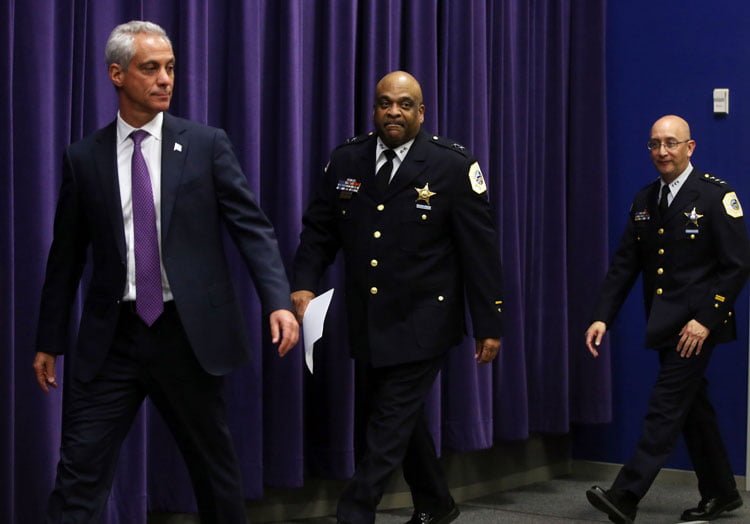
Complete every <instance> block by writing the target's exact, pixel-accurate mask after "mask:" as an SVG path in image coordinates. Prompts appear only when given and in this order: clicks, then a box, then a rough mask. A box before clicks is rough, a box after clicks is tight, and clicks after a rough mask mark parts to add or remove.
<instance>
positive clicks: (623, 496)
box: [586, 486, 638, 524]
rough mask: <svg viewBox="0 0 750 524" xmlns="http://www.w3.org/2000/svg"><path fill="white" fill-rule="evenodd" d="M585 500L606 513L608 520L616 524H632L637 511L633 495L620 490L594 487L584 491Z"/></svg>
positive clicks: (636, 503) (636, 502)
mask: <svg viewBox="0 0 750 524" xmlns="http://www.w3.org/2000/svg"><path fill="white" fill-rule="evenodd" d="M586 498H587V499H588V500H589V502H590V503H591V505H592V506H594V507H595V508H596V509H598V510H599V511H601V512H603V513H606V514H607V516H608V517H609V520H611V521H612V522H615V523H617V524H632V523H633V521H634V520H635V514H636V512H637V511H638V509H637V505H638V500H637V499H636V497H635V495H633V494H631V493H629V492H627V491H621V490H614V489H610V490H603V489H602V488H600V487H599V486H594V487H592V488H591V489H590V490H588V491H586Z"/></svg>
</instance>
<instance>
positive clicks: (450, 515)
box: [406, 504, 461, 524]
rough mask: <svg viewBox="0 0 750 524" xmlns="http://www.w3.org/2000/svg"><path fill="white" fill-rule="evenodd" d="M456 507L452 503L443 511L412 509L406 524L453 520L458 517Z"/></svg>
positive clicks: (442, 522) (444, 523) (428, 523)
mask: <svg viewBox="0 0 750 524" xmlns="http://www.w3.org/2000/svg"><path fill="white" fill-rule="evenodd" d="M459 513H461V512H460V511H458V507H457V506H456V505H455V504H454V505H453V507H451V508H450V509H447V510H446V511H444V512H443V513H429V512H427V511H416V510H415V511H414V514H413V515H412V516H411V519H409V520H408V521H407V522H406V524H448V523H449V522H453V521H454V520H456V518H457V517H458V514H459Z"/></svg>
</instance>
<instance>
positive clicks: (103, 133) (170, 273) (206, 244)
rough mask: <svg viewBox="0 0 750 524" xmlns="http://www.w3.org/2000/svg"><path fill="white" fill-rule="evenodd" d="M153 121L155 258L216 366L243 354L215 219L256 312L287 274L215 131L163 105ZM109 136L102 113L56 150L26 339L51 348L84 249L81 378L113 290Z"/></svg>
mask: <svg viewBox="0 0 750 524" xmlns="http://www.w3.org/2000/svg"><path fill="white" fill-rule="evenodd" d="M162 129H163V134H162V135H163V136H162V173H161V188H162V200H161V236H162V260H163V263H164V267H165V269H166V273H167V278H168V279H169V283H170V286H171V290H172V294H173V295H174V301H175V306H176V308H177V311H178V313H179V316H180V319H181V321H182V324H183V326H184V328H185V331H186V333H187V336H188V340H189V341H190V345H191V347H192V348H193V351H194V352H195V355H196V357H197V358H198V361H199V362H200V363H201V365H202V366H203V368H204V369H205V370H206V371H208V372H209V373H212V374H215V375H221V374H224V373H227V372H229V371H230V370H232V369H233V368H235V367H237V366H238V365H240V364H241V363H243V362H244V361H245V360H246V359H247V357H248V353H249V349H250V348H249V345H248V340H247V335H246V333H245V330H244V321H243V317H242V315H241V311H240V307H239V304H238V302H237V299H236V297H235V292H234V289H233V287H232V283H231V278H230V272H229V268H228V265H227V261H226V258H225V254H224V248H223V245H222V239H221V237H222V232H221V227H220V224H221V223H223V224H225V226H226V227H227V229H228V231H229V233H230V235H231V237H232V239H233V240H234V242H235V244H236V245H237V247H238V248H239V251H240V253H241V254H242V256H243V257H244V259H245V261H246V263H247V265H248V267H249V269H250V271H251V273H252V276H253V278H254V282H255V285H256V288H257V290H258V293H259V295H260V298H261V301H262V303H263V308H264V312H266V313H268V312H270V311H274V310H277V309H289V308H290V307H291V304H290V302H289V285H288V282H287V279H286V274H285V271H284V266H283V264H282V261H281V258H280V255H279V251H278V245H277V242H276V238H275V234H274V231H273V227H272V226H271V224H270V223H269V221H268V219H267V218H266V216H265V215H264V213H263V212H262V210H261V209H260V207H259V206H258V203H257V202H256V200H255V197H254V196H253V194H252V193H251V191H250V189H249V188H248V185H247V181H246V179H245V176H244V175H243V173H242V170H241V168H240V166H239V164H238V162H237V159H236V157H235V155H234V153H233V151H232V147H231V144H230V142H229V139H228V138H227V136H226V133H224V131H222V130H220V129H215V128H211V127H207V126H204V125H200V124H196V123H193V122H190V121H187V120H183V119H180V118H176V117H173V116H170V115H169V114H166V113H165V114H164V123H163V128H162ZM115 140H116V125H115V123H114V122H113V123H112V124H110V125H109V126H107V127H105V128H103V129H100V130H99V131H96V132H95V133H93V134H91V135H89V136H87V137H86V138H84V139H83V140H81V141H80V142H77V143H75V144H72V145H71V146H70V147H68V149H67V151H66V152H65V155H64V159H63V180H62V186H61V189H60V196H59V201H58V204H57V212H56V215H55V226H54V239H53V242H52V247H51V248H50V254H49V259H48V262H47V273H46V279H45V283H44V288H43V291H42V300H41V309H40V319H39V329H38V337H37V350H38V351H43V352H47V353H52V354H61V353H63V352H64V350H65V348H66V345H67V344H66V341H67V331H68V330H67V328H68V325H69V319H70V309H71V305H72V303H73V300H74V298H75V295H76V290H77V288H78V285H79V281H80V278H81V275H82V271H83V269H84V265H85V263H86V256H87V249H88V248H89V247H90V248H91V257H92V268H91V269H92V271H91V282H90V286H89V288H88V292H87V293H86V298H85V301H84V306H83V313H82V316H81V323H80V328H79V332H78V340H77V343H76V345H75V352H74V357H75V359H74V367H73V369H74V370H75V371H74V372H75V373H76V375H77V376H79V377H80V378H82V379H83V380H88V379H90V378H92V377H93V376H94V375H95V374H96V372H97V370H98V369H99V367H100V366H101V364H102V362H103V360H104V358H105V356H106V355H107V351H108V350H109V347H110V344H111V342H112V340H113V336H114V332H115V327H116V325H117V320H118V316H119V312H120V307H119V304H120V301H121V299H122V296H123V292H124V289H125V279H126V267H127V258H126V256H127V255H126V249H125V237H124V230H123V218H122V211H121V205H120V193H119V185H118V177H117V158H116V157H117V155H116V145H115ZM175 144H179V146H178V147H177V148H175ZM180 148H181V150H180Z"/></svg>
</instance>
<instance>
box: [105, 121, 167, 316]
mask: <svg viewBox="0 0 750 524" xmlns="http://www.w3.org/2000/svg"><path fill="white" fill-rule="evenodd" d="M163 121H164V115H163V114H162V113H159V114H158V115H156V116H155V117H154V119H153V120H151V121H150V122H148V123H147V124H146V125H144V126H143V127H141V128H139V129H143V130H144V131H147V132H148V134H149V136H147V137H146V138H144V139H143V142H141V152H142V153H143V158H144V160H145V161H146V165H147V166H148V174H149V177H150V178H151V191H152V192H153V194H154V210H155V211H156V233H157V235H158V237H159V265H160V266H161V286H162V296H163V298H164V301H165V302H166V301H168V300H172V291H171V290H170V289H169V281H168V280H167V273H166V272H165V271H164V262H163V257H162V255H161V144H162V142H161V126H162V122H163ZM136 129H138V128H135V127H133V126H131V125H130V124H128V123H127V122H125V121H124V120H123V119H122V117H121V116H120V112H119V111H118V112H117V178H118V180H119V185H120V204H121V206H122V222H123V225H124V226H125V247H126V249H127V252H128V272H127V279H126V281H125V292H124V294H123V297H122V298H123V300H135V296H136V291H137V290H136V288H135V246H134V245H133V244H134V242H133V240H134V232H133V191H132V183H133V181H132V174H131V162H132V157H133V139H131V138H130V134H131V133H132V132H133V131H135V130H136Z"/></svg>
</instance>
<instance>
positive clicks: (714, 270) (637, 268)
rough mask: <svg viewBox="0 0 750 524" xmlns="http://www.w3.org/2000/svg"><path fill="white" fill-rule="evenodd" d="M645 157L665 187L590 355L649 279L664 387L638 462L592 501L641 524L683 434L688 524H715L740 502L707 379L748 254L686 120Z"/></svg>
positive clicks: (644, 203) (607, 298)
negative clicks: (693, 494) (691, 484)
mask: <svg viewBox="0 0 750 524" xmlns="http://www.w3.org/2000/svg"><path fill="white" fill-rule="evenodd" d="M647 145H648V149H649V151H650V153H651V160H652V161H653V163H654V166H656V170H657V171H658V172H659V178H658V179H657V180H655V181H654V182H652V183H651V184H649V185H648V186H646V187H645V188H643V189H642V190H641V191H639V192H638V194H637V195H636V196H635V199H634V200H633V205H632V207H631V210H630V220H629V221H628V224H627V226H626V228H625V233H624V234H623V236H622V240H621V241H620V246H619V247H618V249H617V252H616V253H615V256H614V259H613V260H612V264H611V266H610V268H609V272H608V273H607V277H606V279H605V280H604V284H603V286H602V291H601V296H600V298H599V302H598V304H597V306H596V309H595V312H594V317H593V318H594V322H593V323H592V324H591V326H590V327H589V328H588V330H587V331H586V346H587V347H588V350H589V351H590V352H591V354H592V355H593V356H594V357H596V356H598V354H599V345H600V343H601V341H602V337H603V336H604V334H605V332H606V331H607V326H609V325H611V324H612V321H613V320H614V318H615V315H616V314H617V312H618V310H619V309H620V306H621V305H622V303H623V301H624V300H625V297H626V296H627V294H628V292H629V291H630V288H631V287H632V286H633V283H634V282H635V280H636V278H637V276H638V275H639V273H642V274H643V294H644V301H645V306H646V316H647V319H648V320H647V326H646V345H647V346H648V347H650V348H654V349H656V350H657V351H658V352H659V362H660V369H659V375H658V377H657V380H656V384H655V385H654V388H653V390H652V393H651V399H650V401H649V405H648V414H647V415H646V418H645V420H644V427H643V433H642V435H641V438H640V440H639V442H638V445H637V448H636V451H635V453H634V454H633V456H632V458H631V459H630V460H629V461H628V462H627V463H626V464H625V465H624V466H623V467H622V469H621V470H620V473H619V475H618V476H617V478H616V479H615V481H614V483H613V484H612V487H611V489H609V490H604V489H602V488H600V487H598V486H594V487H593V488H592V489H590V490H588V491H587V492H586V496H587V498H588V500H589V502H590V503H591V504H592V505H593V506H594V507H596V508H597V509H599V510H600V511H602V512H604V513H606V514H607V515H608V516H609V517H610V520H612V521H614V522H625V523H629V522H632V521H633V520H634V519H635V515H636V511H637V505H638V502H639V501H640V499H641V498H643V496H644V495H645V494H646V492H647V491H648V489H649V487H650V486H651V484H652V482H653V480H654V478H655V477H656V475H657V473H658V472H659V470H660V469H661V467H662V466H663V465H664V463H665V462H666V461H667V459H668V458H669V455H670V454H671V452H672V450H673V449H674V446H675V444H676V442H677V439H678V438H679V435H680V432H682V434H683V435H684V437H685V442H686V443H687V448H688V452H689V453H690V458H691V460H692V462H693V466H694V468H695V473H696V475H697V477H698V489H699V491H700V494H701V501H700V503H699V504H698V506H697V507H696V508H691V509H688V510H685V511H684V512H683V514H682V520H713V519H714V518H716V517H717V516H718V515H719V514H721V513H723V512H725V511H731V510H733V509H736V508H738V507H740V506H741V505H742V498H741V497H740V495H739V493H738V492H737V488H736V485H735V482H734V476H733V474H732V469H731V466H730V464H729V460H728V458H727V453H726V450H725V448H724V444H723V442H722V439H721V436H720V434H719V428H718V425H717V422H716V416H715V413H714V410H713V407H712V406H711V402H710V401H709V397H708V389H707V382H706V379H705V378H704V374H705V370H706V368H707V367H708V362H709V359H710V357H711V353H712V351H713V349H714V347H715V346H716V345H717V344H720V343H722V342H727V341H730V340H734V339H735V336H736V335H735V316H734V312H733V304H734V301H735V298H736V297H737V295H738V294H739V292H740V290H741V289H742V287H743V286H744V285H745V282H746V280H747V276H748V271H750V243H749V242H748V236H747V230H746V228H745V222H744V219H743V213H742V206H741V205H740V202H739V199H738V198H737V195H736V194H735V192H734V191H733V190H732V189H731V188H730V187H729V185H728V184H727V183H726V182H724V181H723V180H719V179H718V178H716V177H714V176H712V175H710V174H708V173H703V172H701V171H699V170H697V169H695V168H694V167H693V166H692V164H691V162H690V157H691V156H692V154H693V151H694V150H695V141H694V140H692V139H691V137H690V127H689V126H688V123H687V122H686V121H685V120H683V119H682V118H680V117H678V116H674V115H668V116H664V117H662V118H660V119H659V120H657V121H656V122H655V123H654V125H653V127H652V128H651V136H650V138H649V141H648V144H647Z"/></svg>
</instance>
